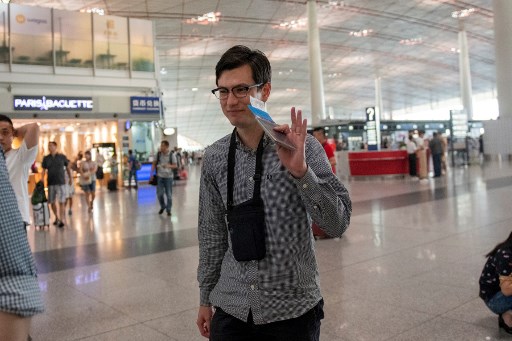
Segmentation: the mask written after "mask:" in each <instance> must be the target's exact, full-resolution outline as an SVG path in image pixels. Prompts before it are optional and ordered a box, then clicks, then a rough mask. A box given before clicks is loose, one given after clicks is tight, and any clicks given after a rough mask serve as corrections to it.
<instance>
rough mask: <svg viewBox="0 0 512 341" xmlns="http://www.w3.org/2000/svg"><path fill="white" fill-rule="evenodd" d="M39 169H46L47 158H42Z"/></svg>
mask: <svg viewBox="0 0 512 341" xmlns="http://www.w3.org/2000/svg"><path fill="white" fill-rule="evenodd" d="M41 167H43V168H44V169H48V158H47V157H46V156H45V157H43V162H42V163H41Z"/></svg>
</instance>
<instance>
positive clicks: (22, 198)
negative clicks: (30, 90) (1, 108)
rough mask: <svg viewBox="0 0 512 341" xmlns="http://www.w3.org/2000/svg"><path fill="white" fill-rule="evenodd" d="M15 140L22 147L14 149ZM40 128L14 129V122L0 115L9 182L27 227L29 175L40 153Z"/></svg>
mask: <svg viewBox="0 0 512 341" xmlns="http://www.w3.org/2000/svg"><path fill="white" fill-rule="evenodd" d="M14 138H18V139H20V140H21V144H20V147H19V148H17V149H14V148H12V143H13V140H14ZM38 141H39V126H38V125H37V123H29V124H26V125H24V126H21V127H20V128H18V129H14V126H13V124H12V121H11V119H10V118H9V117H7V116H5V115H0V144H1V145H2V148H3V149H4V153H5V161H6V163H7V171H8V172H9V180H10V182H11V185H12V187H13V189H14V193H15V194H16V200H17V201H18V208H19V210H20V213H21V216H22V218H23V221H24V222H25V224H26V225H28V224H30V208H29V196H28V185H27V183H28V175H29V173H30V167H31V166H32V164H33V163H34V161H35V159H36V157H37V152H38V148H37V145H38Z"/></svg>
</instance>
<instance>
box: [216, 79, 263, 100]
mask: <svg viewBox="0 0 512 341" xmlns="http://www.w3.org/2000/svg"><path fill="white" fill-rule="evenodd" d="M263 84H265V83H258V84H254V85H239V86H235V87H234V88H232V89H231V90H229V89H228V88H217V89H213V90H212V94H214V95H215V97H217V98H218V99H220V100H225V99H228V96H229V93H230V92H231V93H233V95H234V96H235V97H236V98H244V97H247V94H248V93H249V90H250V89H252V88H255V87H258V86H262V85H263Z"/></svg>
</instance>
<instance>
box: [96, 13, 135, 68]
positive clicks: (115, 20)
mask: <svg viewBox="0 0 512 341" xmlns="http://www.w3.org/2000/svg"><path fill="white" fill-rule="evenodd" d="M93 18H94V19H93V20H94V53H95V54H96V55H95V58H96V67H97V68H98V69H112V70H128V23H127V19H126V18H120V17H114V16H111V15H94V16H93Z"/></svg>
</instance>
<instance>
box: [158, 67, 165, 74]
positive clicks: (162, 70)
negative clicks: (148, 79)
mask: <svg viewBox="0 0 512 341" xmlns="http://www.w3.org/2000/svg"><path fill="white" fill-rule="evenodd" d="M160 74H161V75H166V74H167V69H166V68H164V67H163V68H161V69H160Z"/></svg>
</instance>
